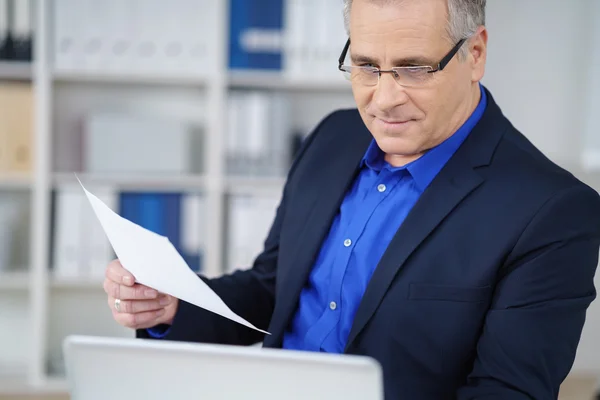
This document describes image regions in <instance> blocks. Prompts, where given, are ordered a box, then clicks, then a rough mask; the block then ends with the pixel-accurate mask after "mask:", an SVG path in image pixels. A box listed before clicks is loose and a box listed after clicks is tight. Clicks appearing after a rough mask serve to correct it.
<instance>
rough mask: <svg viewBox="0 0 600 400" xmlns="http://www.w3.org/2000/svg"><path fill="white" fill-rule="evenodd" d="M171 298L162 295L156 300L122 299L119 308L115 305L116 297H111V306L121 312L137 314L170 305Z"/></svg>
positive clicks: (109, 300)
mask: <svg viewBox="0 0 600 400" xmlns="http://www.w3.org/2000/svg"><path fill="white" fill-rule="evenodd" d="M170 301H171V299H170V298H169V297H167V296H161V297H159V298H157V299H155V300H121V302H120V304H119V309H118V310H117V309H116V307H115V298H114V297H109V298H108V304H109V306H110V307H111V308H112V309H113V310H115V311H118V312H120V313H126V314H136V313H143V312H147V311H156V310H160V309H161V308H164V307H166V306H167V305H169V303H170Z"/></svg>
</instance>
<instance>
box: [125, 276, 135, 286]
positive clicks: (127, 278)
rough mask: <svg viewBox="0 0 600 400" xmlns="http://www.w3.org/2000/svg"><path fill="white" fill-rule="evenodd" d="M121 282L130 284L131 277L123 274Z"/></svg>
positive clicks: (131, 281)
mask: <svg viewBox="0 0 600 400" xmlns="http://www.w3.org/2000/svg"><path fill="white" fill-rule="evenodd" d="M123 283H124V284H126V285H129V286H131V285H133V278H131V277H130V276H124V277H123Z"/></svg>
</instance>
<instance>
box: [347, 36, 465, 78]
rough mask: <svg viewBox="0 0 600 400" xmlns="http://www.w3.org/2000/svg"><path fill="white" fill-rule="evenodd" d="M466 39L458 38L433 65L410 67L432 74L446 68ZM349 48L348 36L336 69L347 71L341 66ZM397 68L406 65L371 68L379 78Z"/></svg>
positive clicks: (392, 72)
mask: <svg viewBox="0 0 600 400" xmlns="http://www.w3.org/2000/svg"><path fill="white" fill-rule="evenodd" d="M466 41H467V39H466V38H463V39H461V40H459V41H458V43H456V44H455V45H454V47H453V48H452V49H450V51H449V52H448V53H447V54H446V55H445V56H444V57H443V58H442V59H441V60H440V62H439V63H437V64H434V65H411V66H410V68H430V70H429V71H427V73H429V74H432V73H434V72H438V71H442V70H443V69H444V68H446V65H448V63H449V62H450V60H452V58H454V56H455V55H456V53H458V50H459V49H460V47H461V46H462V45H463V43H464V42H466ZM349 48H350V38H348V40H347V41H346V45H345V46H344V49H343V50H342V54H340V57H339V59H338V69H339V70H340V71H342V72H348V71H345V70H344V69H343V68H344V60H345V59H346V55H347V54H348V49H349ZM397 68H406V67H395V68H392V69H391V70H388V71H386V70H382V69H379V68H373V69H374V70H376V71H377V73H378V75H379V77H380V78H381V74H383V73H391V74H394V75H397V74H398V73H397V72H396V69H397Z"/></svg>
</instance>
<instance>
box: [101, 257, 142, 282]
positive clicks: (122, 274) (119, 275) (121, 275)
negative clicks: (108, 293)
mask: <svg viewBox="0 0 600 400" xmlns="http://www.w3.org/2000/svg"><path fill="white" fill-rule="evenodd" d="M106 277H107V278H108V279H110V280H111V281H113V282H116V283H120V284H122V285H125V286H133V285H134V284H135V278H134V276H133V274H132V273H131V272H129V271H127V270H126V269H125V268H123V266H122V265H121V262H120V261H119V260H114V261H112V262H111V263H110V264H108V267H106Z"/></svg>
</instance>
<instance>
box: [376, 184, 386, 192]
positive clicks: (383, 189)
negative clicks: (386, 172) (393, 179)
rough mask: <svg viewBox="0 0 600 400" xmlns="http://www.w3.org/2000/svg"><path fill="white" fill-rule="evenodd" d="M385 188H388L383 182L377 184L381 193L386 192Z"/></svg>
mask: <svg viewBox="0 0 600 400" xmlns="http://www.w3.org/2000/svg"><path fill="white" fill-rule="evenodd" d="M385 189H386V187H385V185H384V184H383V183H382V184H381V185H379V186H377V190H379V192H380V193H383V192H385Z"/></svg>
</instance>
